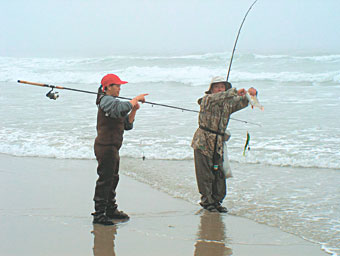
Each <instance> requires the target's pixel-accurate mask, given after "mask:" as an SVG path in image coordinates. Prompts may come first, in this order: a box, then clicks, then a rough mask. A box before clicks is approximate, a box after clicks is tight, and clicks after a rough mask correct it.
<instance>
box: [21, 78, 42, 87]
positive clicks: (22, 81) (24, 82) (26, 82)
mask: <svg viewBox="0 0 340 256" xmlns="http://www.w3.org/2000/svg"><path fill="white" fill-rule="evenodd" d="M18 83H21V84H32V85H38V86H44V87H46V86H47V84H42V83H35V82H28V81H24V80H18Z"/></svg>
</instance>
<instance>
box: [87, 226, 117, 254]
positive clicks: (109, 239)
mask: <svg viewBox="0 0 340 256" xmlns="http://www.w3.org/2000/svg"><path fill="white" fill-rule="evenodd" d="M92 234H93V235H94V246H93V255H94V256H115V255H116V254H115V250H114V247H115V244H114V240H115V236H116V234H117V227H116V225H114V226H103V225H98V224H94V225H93V231H92Z"/></svg>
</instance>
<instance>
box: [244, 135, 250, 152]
mask: <svg viewBox="0 0 340 256" xmlns="http://www.w3.org/2000/svg"><path fill="white" fill-rule="evenodd" d="M249 142H250V135H249V132H247V140H246V144H245V145H244V149H243V156H246V149H248V150H250V147H249Z"/></svg>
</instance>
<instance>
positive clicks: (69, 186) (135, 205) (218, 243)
mask: <svg viewBox="0 0 340 256" xmlns="http://www.w3.org/2000/svg"><path fill="white" fill-rule="evenodd" d="M0 162H1V167H0V176H1V178H0V198H1V206H0V216H1V221H0V230H1V231H0V255H6V256H7V255H50V256H51V255H73V256H75V255H95V256H98V255H103V256H104V255H111V256H112V255H119V256H123V255H129V256H131V255H139V256H143V255H148V256H149V255H163V256H166V255H216V256H219V255H261V256H266V255H289V256H293V255H299V256H300V255H309V256H314V255H327V254H326V253H324V252H322V251H321V250H320V248H319V246H318V245H316V244H312V243H309V242H307V241H305V240H303V239H301V238H299V237H296V236H294V235H291V234H288V233H285V232H282V231H280V230H278V229H276V228H272V227H268V226H266V225H261V224H257V223H255V222H253V221H250V220H247V219H244V218H239V217H235V216H231V215H227V214H225V215H222V214H218V213H208V212H205V211H202V210H200V208H199V207H198V206H197V205H194V204H191V203H188V202H186V201H183V200H180V199H175V198H172V197H170V196H168V195H167V194H165V193H162V192H159V191H157V190H155V189H152V188H151V187H150V186H148V185H145V184H143V183H140V182H137V181H135V180H133V179H132V178H129V177H126V176H124V175H121V180H120V183H119V186H118V204H119V208H120V209H122V210H124V211H125V212H127V213H129V215H130V217H131V219H130V221H129V222H127V223H120V224H117V225H115V226H113V227H103V226H99V225H92V218H91V215H90V213H91V212H92V211H93V201H92V197H93V193H94V185H95V181H96V178H97V175H96V172H95V169H96V161H93V160H56V159H43V158H27V157H25V158H22V157H11V156H7V155H0Z"/></svg>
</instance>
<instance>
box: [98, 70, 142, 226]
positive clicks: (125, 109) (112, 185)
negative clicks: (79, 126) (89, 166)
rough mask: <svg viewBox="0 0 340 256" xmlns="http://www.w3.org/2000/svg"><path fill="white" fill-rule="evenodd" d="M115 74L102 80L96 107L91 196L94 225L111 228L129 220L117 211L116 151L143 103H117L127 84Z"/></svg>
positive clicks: (117, 158)
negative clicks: (116, 222)
mask: <svg viewBox="0 0 340 256" xmlns="http://www.w3.org/2000/svg"><path fill="white" fill-rule="evenodd" d="M126 83H127V82H126V81H122V80H120V78H119V77H118V76H117V75H115V74H108V75H106V76H104V77H103V79H102V80H101V86H100V87H99V89H98V96H97V100H96V104H97V106H98V114H97V137H96V140H95V143H94V152H95V155H96V159H97V161H98V168H97V173H98V176H99V177H98V180H97V182H96V188H95V194H94V198H93V200H94V202H95V204H94V207H95V212H94V213H92V215H93V223H94V224H102V225H113V222H112V220H113V219H128V218H129V216H128V215H127V214H126V213H124V212H123V211H119V210H118V206H117V203H116V188H117V185H118V181H119V174H118V171H119V159H120V158H119V149H120V147H121V145H122V142H123V134H124V130H131V129H132V128H133V121H134V119H135V115H136V112H137V110H138V109H139V104H138V102H145V96H146V95H148V94H141V95H138V96H137V97H135V98H133V99H132V100H130V101H120V100H118V99H117V97H118V96H119V93H120V86H121V85H122V84H126Z"/></svg>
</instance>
